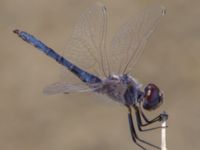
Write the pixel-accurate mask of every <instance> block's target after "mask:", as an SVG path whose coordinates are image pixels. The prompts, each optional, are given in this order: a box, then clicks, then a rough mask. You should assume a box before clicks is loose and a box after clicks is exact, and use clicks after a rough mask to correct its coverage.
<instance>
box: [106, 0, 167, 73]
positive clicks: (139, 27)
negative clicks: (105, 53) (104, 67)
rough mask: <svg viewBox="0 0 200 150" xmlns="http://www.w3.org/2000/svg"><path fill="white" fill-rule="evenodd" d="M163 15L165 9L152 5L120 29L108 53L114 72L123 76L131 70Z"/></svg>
mask: <svg viewBox="0 0 200 150" xmlns="http://www.w3.org/2000/svg"><path fill="white" fill-rule="evenodd" d="M164 14H165V8H164V7H162V6H160V5H155V4H154V5H153V6H151V7H149V8H147V9H145V10H144V11H143V12H142V13H141V14H139V15H138V16H137V17H136V18H132V19H131V20H130V21H129V22H128V23H127V24H125V25H123V26H122V27H121V28H120V30H119V31H118V32H117V33H116V34H115V36H114V38H113V40H112V45H111V51H110V53H111V54H112V57H110V58H111V61H112V64H114V65H113V66H112V69H114V72H116V73H122V74H124V73H127V72H130V71H131V70H132V68H133V67H134V65H135V64H136V62H137V60H138V58H139V56H140V55H141V54H142V52H143V48H144V45H145V43H146V42H147V39H148V38H149V37H150V35H151V34H152V32H153V31H154V29H155V28H156V26H157V24H158V23H159V20H160V18H161V16H163V15H164ZM116 64H118V65H116Z"/></svg>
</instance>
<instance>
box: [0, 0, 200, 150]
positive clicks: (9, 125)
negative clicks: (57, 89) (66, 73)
mask: <svg viewBox="0 0 200 150" xmlns="http://www.w3.org/2000/svg"><path fill="white" fill-rule="evenodd" d="M94 2H96V1H94V0H84V1H83V0H57V1H50V0H0V71H1V73H0V80H1V81H0V93H1V94H0V95H1V97H0V149H1V150H100V149H105V150H113V149H115V150H122V149H126V150H128V149H129V150H132V149H139V148H138V147H137V146H136V145H135V144H133V143H132V141H131V137H130V132H129V128H128V121H127V110H126V109H125V108H124V107H122V106H120V105H118V104H116V103H112V102H106V100H107V98H105V97H102V96H98V95H95V94H73V95H57V96H45V95H43V93H42V89H43V87H45V86H46V85H48V84H50V83H52V82H55V81H57V80H58V79H59V72H60V66H59V65H58V64H57V63H55V62H54V61H52V60H50V59H49V58H47V57H46V56H45V55H43V54H41V53H39V52H38V51H37V50H35V48H33V47H32V46H30V45H28V44H26V43H24V42H23V41H22V40H20V39H19V38H17V37H16V35H14V34H13V33H12V30H13V29H15V28H19V29H22V30H25V31H28V32H30V33H33V34H34V35H36V36H37V37H39V38H40V39H41V40H43V41H44V42H45V43H47V45H49V46H50V47H52V48H54V49H56V50H57V51H58V52H61V51H62V49H63V48H64V47H65V43H66V41H67V39H68V38H69V37H70V34H71V33H72V30H73V26H74V25H75V23H76V22H77V19H78V18H79V16H80V14H81V13H82V12H83V11H84V10H85V9H86V8H88V7H89V6H91V4H92V3H94ZM100 2H103V3H104V4H105V5H106V6H107V8H108V13H109V23H110V27H111V28H109V30H110V34H113V33H114V31H115V29H116V28H117V27H119V26H120V25H121V24H123V22H124V21H125V20H127V19H128V18H129V17H130V16H132V15H133V14H134V13H135V12H137V11H138V10H140V9H142V8H144V7H145V6H147V5H148V4H149V3H151V2H152V1H148V0H101V1H100ZM162 3H163V4H164V5H165V7H166V8H167V15H166V16H165V17H164V18H163V19H162V21H161V23H160V24H159V27H158V29H157V30H156V32H155V33H154V34H153V36H152V37H151V39H150V40H149V42H148V43H147V45H146V50H145V52H144V54H143V55H142V57H141V59H140V60H139V62H138V65H137V67H136V68H135V70H134V71H135V72H134V76H135V77H136V78H137V79H138V80H139V81H140V82H141V83H143V84H144V85H145V84H147V83H148V82H154V83H156V84H158V85H159V87H161V88H162V90H163V91H164V92H165V103H164V105H163V106H162V107H161V108H160V109H159V110H157V111H156V112H150V114H149V116H150V117H153V116H154V115H156V114H158V113H159V112H160V111H162V110H166V111H167V112H168V113H169V115H170V118H169V121H168V125H169V128H168V129H167V146H168V149H169V150H172V149H176V150H180V149H181V150H186V149H193V150H198V149H200V142H199V140H200V124H199V123H200V99H199V94H200V69H199V68H200V59H199V58H200V42H199V39H200V19H199V18H200V9H199V7H200V1H199V0H190V1H189V0H176V1H164V0H163V2H162ZM141 137H143V138H145V139H147V140H148V141H150V142H152V143H155V144H157V145H160V131H159V130H158V131H154V132H149V133H143V134H141ZM150 149H152V148H150Z"/></svg>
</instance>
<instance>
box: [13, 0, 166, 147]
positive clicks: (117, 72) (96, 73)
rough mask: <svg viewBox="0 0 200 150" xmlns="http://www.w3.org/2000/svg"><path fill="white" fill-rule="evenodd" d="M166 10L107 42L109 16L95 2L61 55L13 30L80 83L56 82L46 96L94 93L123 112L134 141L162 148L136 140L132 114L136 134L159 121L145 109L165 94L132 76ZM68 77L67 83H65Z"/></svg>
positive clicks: (134, 21)
mask: <svg viewBox="0 0 200 150" xmlns="http://www.w3.org/2000/svg"><path fill="white" fill-rule="evenodd" d="M165 12H166V9H165V8H164V7H162V6H161V5H151V6H149V7H148V8H145V9H144V10H143V11H142V12H141V13H139V14H138V15H136V16H135V17H132V18H131V19H130V20H129V21H128V22H127V23H125V24H124V25H122V26H121V27H120V28H119V30H118V31H117V32H116V33H115V34H114V36H113V38H112V40H111V41H110V42H109V44H108V42H107V39H108V36H107V28H108V14H107V8H106V7H105V6H104V5H103V4H101V3H95V4H94V5H93V6H92V7H90V8H88V9H87V10H86V11H85V12H84V13H83V14H82V15H81V17H80V19H79V21H78V23H77V24H76V25H75V28H74V31H73V33H72V36H71V38H70V39H69V41H68V43H67V48H66V51H65V53H64V54H63V55H60V54H58V53H57V52H56V51H54V50H53V49H52V48H50V47H48V46H47V45H45V44H44V43H43V42H42V41H40V40H39V39H38V38H36V37H35V36H33V35H31V34H30V33H27V32H25V31H21V30H19V29H15V30H14V31H13V32H14V33H15V34H17V35H18V36H19V37H20V38H21V39H23V40H24V41H25V42H27V43H29V44H31V45H33V46H34V47H36V48H37V49H39V50H40V51H41V52H43V53H45V54H46V55H47V56H49V57H51V58H52V59H53V60H55V61H56V62H57V63H59V64H61V65H62V66H63V67H64V68H65V70H67V76H68V73H70V74H72V75H74V77H76V80H78V81H80V82H74V83H73V82H64V81H63V82H57V83H54V84H52V85H50V86H48V87H46V88H45V89H44V93H46V94H58V93H64V94H68V93H72V92H95V93H99V94H103V95H106V96H108V97H109V98H110V99H112V100H114V101H116V102H118V103H120V104H122V105H123V106H125V107H127V110H128V122H129V127H130V131H131V137H132V140H133V142H134V143H135V144H136V145H138V146H139V147H140V148H142V149H143V150H145V149H146V148H145V146H144V145H145V144H146V145H148V146H152V147H154V148H156V149H160V147H159V146H156V145H154V144H151V143H150V142H147V141H145V140H143V139H141V138H140V137H139V136H138V133H137V132H136V129H135V125H134V122H133V112H132V111H133V110H134V114H135V118H136V125H137V128H138V129H139V131H141V132H143V131H149V130H154V129H157V128H161V127H160V126H158V127H155V128H147V126H148V125H150V124H153V123H155V122H159V121H161V120H162V117H163V116H162V113H160V114H159V115H158V116H156V117H154V118H153V119H149V118H148V117H147V116H146V115H145V113H144V110H147V111H151V110H155V109H156V108H158V107H159V106H160V105H161V104H162V103H163V99H164V98H163V92H162V91H161V90H160V89H159V87H158V86H157V85H155V84H154V83H149V84H147V85H146V86H145V87H143V86H142V84H141V83H139V82H138V80H137V79H136V78H135V77H134V76H133V75H131V74H132V70H133V68H134V66H135V65H136V62H137V60H138V58H139V57H140V56H141V54H142V52H143V50H144V46H145V44H146V42H147V40H148V39H149V37H150V35H151V34H152V33H153V31H154V30H155V29H156V27H157V25H158V23H159V22H160V19H161V18H162V16H164V15H165ZM67 76H66V78H68V77H67Z"/></svg>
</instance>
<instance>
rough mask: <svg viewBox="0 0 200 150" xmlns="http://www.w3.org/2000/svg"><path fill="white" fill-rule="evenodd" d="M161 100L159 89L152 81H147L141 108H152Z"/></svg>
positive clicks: (158, 104)
mask: <svg viewBox="0 0 200 150" xmlns="http://www.w3.org/2000/svg"><path fill="white" fill-rule="evenodd" d="M162 102H163V94H162V92H161V91H160V89H159V88H158V87H157V86H156V85H155V84H152V83H149V84H148V85H147V86H146V87H145V89H144V101H143V108H144V109H146V110H154V109H156V108H157V107H159V106H160V104H162Z"/></svg>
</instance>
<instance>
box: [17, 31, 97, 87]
mask: <svg viewBox="0 0 200 150" xmlns="http://www.w3.org/2000/svg"><path fill="white" fill-rule="evenodd" d="M13 32H14V33H16V34H17V35H18V36H19V37H20V38H21V39H23V40H24V41H26V42H28V43H29V44H31V45H33V46H35V47H36V48H38V49H39V50H41V51H42V52H44V53H45V54H46V55H48V56H49V57H51V58H53V59H54V60H55V61H57V62H58V63H60V64H61V65H63V66H65V67H66V68H67V69H68V70H70V71H71V72H72V73H74V74H75V75H76V76H77V77H78V78H79V79H80V80H81V81H83V82H85V83H88V84H94V83H99V82H101V79H100V78H98V77H97V76H95V75H93V74H90V73H88V72H86V71H85V70H82V69H81V68H79V67H77V66H76V65H74V64H73V63H71V62H70V61H68V60H67V59H65V58H64V57H63V56H61V55H59V54H58V53H56V52H55V51H54V50H53V49H51V48H50V47H48V46H46V45H45V44H44V43H43V42H41V41H40V40H38V39H37V38H36V37H34V36H33V35H31V34H29V33H27V32H24V31H20V30H18V29H16V30H14V31H13Z"/></svg>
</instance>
